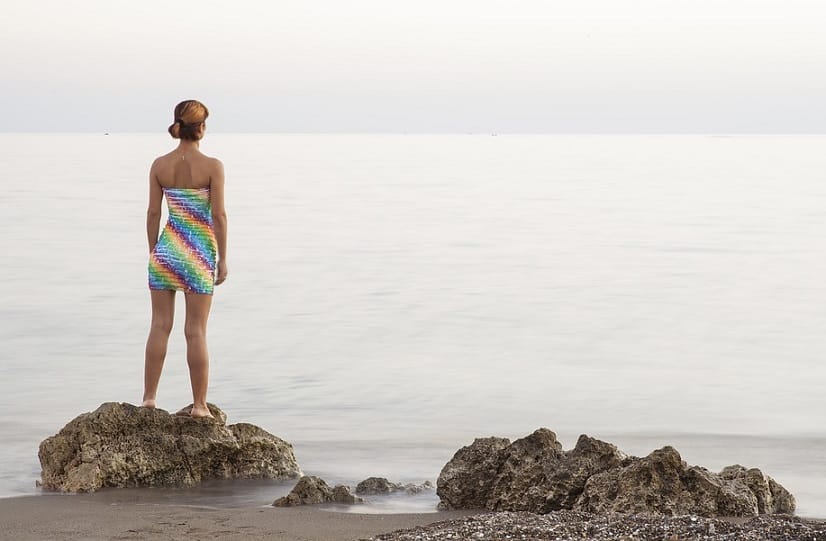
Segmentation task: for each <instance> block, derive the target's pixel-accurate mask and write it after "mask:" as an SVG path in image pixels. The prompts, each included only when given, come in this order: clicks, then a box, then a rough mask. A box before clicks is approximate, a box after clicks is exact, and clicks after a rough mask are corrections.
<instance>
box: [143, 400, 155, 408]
mask: <svg viewBox="0 0 826 541" xmlns="http://www.w3.org/2000/svg"><path fill="white" fill-rule="evenodd" d="M141 407H142V408H149V409H151V410H153V409H155V399H154V398H147V399H146V400H144V401H143V404H141Z"/></svg>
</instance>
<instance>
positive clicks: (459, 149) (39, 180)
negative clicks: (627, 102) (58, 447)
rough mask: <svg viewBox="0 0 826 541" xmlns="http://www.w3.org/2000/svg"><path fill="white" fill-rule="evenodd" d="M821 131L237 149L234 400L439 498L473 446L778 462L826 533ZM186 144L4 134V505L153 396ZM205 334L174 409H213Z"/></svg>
mask: <svg viewBox="0 0 826 541" xmlns="http://www.w3.org/2000/svg"><path fill="white" fill-rule="evenodd" d="M824 143H826V137H815V136H809V137H797V136H794V137H792V136H788V137H775V136H771V137H768V136H760V137H758V136H749V137H703V136H516V135H514V136H505V135H502V136H499V137H489V136H469V135H407V136H404V135H224V134H211V135H210V136H209V137H208V138H207V139H206V140H205V142H204V146H203V149H204V151H205V152H207V153H210V154H215V155H218V156H220V157H221V158H222V159H223V161H224V162H225V165H226V170H227V204H228V210H229V214H230V252H229V262H230V278H229V281H228V282H227V283H226V284H225V285H223V286H221V287H220V288H219V289H218V290H217V294H216V297H215V301H214V308H213V315H212V318H211V323H210V325H211V326H210V347H211V357H212V380H211V388H210V400H211V401H213V402H215V403H217V404H219V405H220V406H221V407H222V408H224V409H225V410H226V411H227V413H228V415H229V417H230V419H229V420H230V422H238V421H247V422H253V423H256V424H259V425H260V426H262V427H264V428H266V429H267V430H269V431H271V432H273V433H275V434H277V435H279V436H281V437H283V438H285V439H287V440H288V441H291V442H293V443H294V444H295V446H296V453H297V455H298V459H299V462H300V463H301V465H302V467H303V469H304V470H305V471H306V472H308V473H318V474H321V475H322V476H324V477H325V478H327V479H328V480H330V481H333V482H336V481H337V482H346V483H350V484H355V483H356V482H358V481H359V480H361V479H363V478H365V477H368V476H370V475H380V476H386V477H388V478H390V479H391V480H394V481H404V482H408V481H410V482H421V481H423V480H425V479H431V480H435V478H436V476H437V475H438V472H439V470H440V468H441V466H442V465H443V464H444V463H445V462H446V461H447V460H448V459H449V458H450V456H451V455H452V453H453V452H454V451H455V450H456V449H457V448H458V447H460V446H462V445H466V444H468V443H470V441H472V440H473V438H474V437H476V436H486V435H502V436H508V437H519V436H522V435H525V434H527V433H529V432H531V431H532V430H534V429H535V428H537V427H539V426H547V427H549V428H551V429H553V430H555V431H557V432H558V433H559V434H560V437H561V439H562V441H563V443H564V444H565V446H566V448H569V447H571V446H573V444H574V442H575V440H576V435H577V434H579V433H588V434H590V435H593V436H596V437H602V438H604V439H608V440H609V441H613V442H615V443H617V444H618V445H619V446H620V448H622V449H624V450H626V451H628V452H631V453H633V454H637V455H644V454H647V453H648V452H650V451H651V450H653V449H655V448H658V447H660V446H662V445H665V444H672V445H674V446H675V447H677V449H678V450H680V451H681V452H682V454H683V456H684V458H685V459H686V460H688V461H689V462H690V463H695V464H701V465H704V466H708V467H710V468H712V469H717V468H719V467H722V466H724V465H727V464H730V463H735V462H739V463H741V464H744V465H748V466H757V467H760V468H762V469H763V470H764V471H765V472H767V473H769V474H770V475H772V476H774V477H775V478H776V479H778V480H779V481H780V482H781V483H783V484H784V485H785V486H786V487H787V488H789V489H791V490H792V491H793V492H794V493H795V494H796V496H797V498H798V504H799V512H800V513H801V514H805V515H815V516H826V490H824V489H823V487H824V486H826V467H824V466H826V464H824V459H823V458H822V457H823V454H822V452H821V450H822V449H823V444H824V443H826V432H824V428H823V426H824V425H823V413H822V412H823V411H826V408H824V405H825V404H824V402H826V399H824V397H823V396H824V395H823V393H822V391H821V389H822V387H823V384H824V382H826V365H824V363H823V362H822V358H823V352H824V351H826V348H825V347H824V346H826V337H824V333H823V332H822V329H823V328H824V324H826V314H825V313H824V309H823V306H824V305H826V303H824V301H826V286H824V280H823V278H822V277H823V276H824V275H826V274H825V273H824V271H826V257H824V256H825V255H826V254H824V251H826V248H824V246H826V244H825V243H824V242H823V231H826V213H824V211H823V209H824V208H826V184H824V183H823V182H822V178H821V177H822V171H824V170H826V155H824V153H823V152H822V148H823V145H824ZM168 147H169V140H168V139H167V138H164V137H162V136H156V135H134V134H133V135H117V134H116V135H112V136H108V137H104V136H102V135H20V134H13V135H12V134H5V135H0V165H2V166H4V167H3V169H4V171H5V172H6V175H5V176H4V180H3V181H2V183H3V191H2V194H1V195H0V201H2V207H3V212H2V213H0V231H3V237H4V238H3V245H4V247H5V250H4V253H5V254H6V255H7V257H6V260H5V261H4V264H3V266H2V267H0V298H2V300H3V302H2V303H0V317H2V322H3V325H2V328H0V340H2V343H3V344H4V347H3V349H2V350H0V434H2V443H0V445H2V453H0V495H2V496H10V495H20V494H31V493H34V492H35V489H34V479H36V478H37V476H38V473H39V466H38V462H37V456H36V453H37V445H38V443H39V442H40V441H41V440H42V439H44V438H45V437H47V436H49V435H51V434H53V433H55V432H56V431H57V430H59V428H60V427H61V426H63V424H65V423H66V422H67V421H68V420H69V419H71V418H72V417H74V416H75V415H77V414H78V413H81V412H84V411H90V410H92V409H94V408H96V407H97V406H98V405H99V404H100V403H101V402H105V401H128V402H133V403H134V402H137V401H138V399H139V398H140V393H141V382H142V373H141V371H142V355H143V343H144V340H145V333H146V330H147V323H148V309H149V303H148V295H147V294H146V274H145V273H146V247H145V246H146V240H145V232H144V211H145V199H146V194H145V192H146V184H147V180H146V173H147V170H148V165H149V163H150V162H151V159H152V158H153V157H154V156H155V155H157V154H160V153H162V152H164V151H165V150H166V149H167V148H168ZM179 303H180V304H179V307H180V308H182V307H183V306H182V301H181V300H179ZM181 317H182V316H181ZM181 317H179V320H178V321H177V322H176V330H175V331H174V332H175V334H174V336H173V340H172V343H171V347H170V351H169V356H168V362H167V367H166V371H165V373H164V377H163V379H162V382H161V390H160V395H159V401H160V406H161V407H164V408H166V409H169V410H177V409H178V408H179V407H181V406H183V405H184V404H187V403H189V402H190V398H189V396H188V392H189V391H188V379H187V374H186V366H185V362H184V361H183V340H182V336H181V335H182V321H181ZM233 487H234V488H233ZM276 488H278V487H274V488H273V491H274V492H277V490H276ZM221 490H222V491H224V492H223V493H222V495H221V496H215V497H214V499H215V501H216V505H229V504H231V502H232V501H233V499H234V498H235V499H236V500H237V502H247V501H250V500H249V499H250V498H255V499H256V501H257V500H258V498H259V496H258V494H259V493H260V504H261V505H265V504H267V503H270V502H271V501H272V500H273V499H274V498H275V497H276V496H271V495H266V493H267V492H268V489H266V488H265V489H261V490H260V491H259V489H255V490H252V489H251V488H250V487H249V486H248V485H244V484H240V485H237V486H236V485H235V484H229V485H227V486H226V487H224V488H222V489H221ZM226 491H229V493H230V494H231V495H230V496H226ZM153 494H154V493H153ZM232 494H235V496H232ZM253 495H255V496H253ZM193 497H196V499H197V498H200V497H203V498H206V499H209V498H213V496H212V495H210V493H209V491H206V490H205V491H204V493H203V494H202V495H197V496H193ZM435 501H436V499H435V496H432V500H431V502H432V503H433V504H435ZM382 505H383V504H382ZM382 505H380V504H376V505H375V506H374V508H376V509H379V508H381V506H382ZM393 505H404V504H401V503H399V504H392V502H391V503H390V504H388V506H387V508H390V509H392V508H393ZM428 505H430V504H428Z"/></svg>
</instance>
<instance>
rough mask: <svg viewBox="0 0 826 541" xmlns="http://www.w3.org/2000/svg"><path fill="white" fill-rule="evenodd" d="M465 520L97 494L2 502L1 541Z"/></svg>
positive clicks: (270, 535) (329, 533) (198, 535)
mask: <svg viewBox="0 0 826 541" xmlns="http://www.w3.org/2000/svg"><path fill="white" fill-rule="evenodd" d="M469 514H471V513H469V512H459V511H451V512H439V513H421V514H399V515H368V514H351V513H337V512H330V511H324V510H322V509H319V508H317V507H294V508H275V507H253V508H241V509H227V508H223V509H206V508H202V507H184V506H181V507H176V506H169V505H154V504H135V503H131V502H123V501H121V502H119V501H115V500H113V499H112V498H111V497H107V496H103V495H100V494H88V495H86V494H84V495H73V496H57V495H55V496H31V497H22V498H7V499H0V539H3V540H6V539H9V540H11V539H14V540H31V541H34V540H38V541H41V540H43V541H45V540H61V541H64V540H81V539H82V540H84V541H87V540H88V541H93V540H94V541H96V540H111V539H118V540H133V539H152V540H172V539H174V540H178V539H180V540H182V541H183V540H186V541H193V540H197V539H221V540H228V541H233V540H239V541H240V540H247V539H268V540H273V541H287V540H290V541H293V540H296V541H297V540H307V541H310V540H312V541H327V540H331V541H332V540H336V541H339V540H351V539H363V538H369V537H372V536H374V535H378V534H381V533H386V532H391V531H393V530H397V529H401V528H412V527H414V526H423V525H426V524H430V523H432V522H436V521H440V520H446V519H453V518H458V517H462V516H466V515H469Z"/></svg>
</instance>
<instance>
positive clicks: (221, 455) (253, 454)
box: [39, 402, 301, 492]
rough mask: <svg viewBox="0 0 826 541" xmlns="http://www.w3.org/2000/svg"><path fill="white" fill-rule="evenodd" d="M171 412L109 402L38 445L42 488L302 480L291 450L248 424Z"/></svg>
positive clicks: (223, 416)
mask: <svg viewBox="0 0 826 541" xmlns="http://www.w3.org/2000/svg"><path fill="white" fill-rule="evenodd" d="M209 408H210V411H211V412H212V414H213V415H214V416H215V419H193V418H192V417H190V416H188V415H184V416H177V415H171V414H169V413H168V412H166V411H164V410H162V409H154V410H153V409H147V408H140V407H137V406H133V405H131V404H125V403H115V402H108V403H105V404H102V405H101V406H100V407H99V408H98V409H96V410H95V411H93V412H91V413H84V414H82V415H79V416H78V417H76V418H75V419H73V420H72V421H70V422H69V424H67V425H66V426H65V427H63V429H62V430H61V431H60V432H59V433H58V434H57V435H55V436H52V437H50V438H48V439H46V440H44V441H43V442H42V443H41V444H40V452H39V456H40V464H41V467H42V469H43V471H42V474H41V484H42V486H43V487H44V488H47V489H50V490H59V491H63V492H92V491H95V490H98V489H100V488H104V487H139V486H167V487H184V486H193V485H196V484H198V483H200V482H201V481H204V480H207V479H288V478H297V477H299V476H300V475H301V469H300V468H299V466H298V463H297V462H296V460H295V454H294V453H293V448H292V445H290V444H289V443H287V442H285V441H284V440H282V439H279V438H277V437H276V436H273V435H272V434H270V433H269V432H267V431H265V430H263V429H261V428H259V427H257V426H255V425H251V424H247V423H238V424H234V425H227V424H226V414H225V413H224V412H223V411H221V410H220V409H219V408H218V407H216V406H214V405H212V404H209Z"/></svg>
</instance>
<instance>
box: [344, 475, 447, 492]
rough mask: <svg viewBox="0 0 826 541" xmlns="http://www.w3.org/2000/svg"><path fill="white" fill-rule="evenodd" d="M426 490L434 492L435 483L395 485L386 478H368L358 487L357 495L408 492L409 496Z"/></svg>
mask: <svg viewBox="0 0 826 541" xmlns="http://www.w3.org/2000/svg"><path fill="white" fill-rule="evenodd" d="M425 490H433V483H431V482H430V481H425V482H424V483H422V484H420V485H417V484H415V483H407V484H404V485H403V484H401V483H393V482H391V481H388V480H387V479H386V478H384V477H368V478H367V479H365V480H364V481H362V482H360V483H359V484H358V485H356V494H363V495H378V494H391V493H393V492H407V493H408V494H418V493H420V492H423V491H425Z"/></svg>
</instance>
